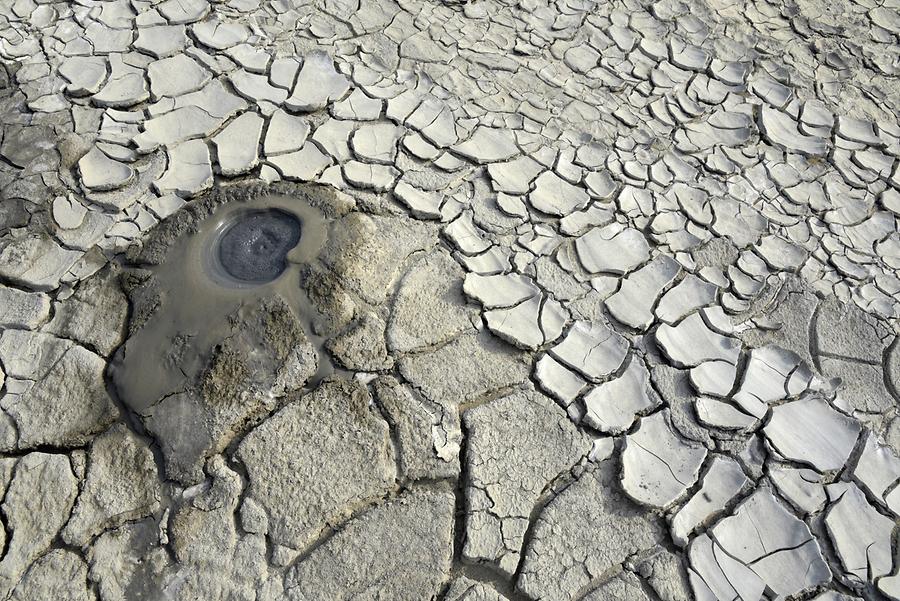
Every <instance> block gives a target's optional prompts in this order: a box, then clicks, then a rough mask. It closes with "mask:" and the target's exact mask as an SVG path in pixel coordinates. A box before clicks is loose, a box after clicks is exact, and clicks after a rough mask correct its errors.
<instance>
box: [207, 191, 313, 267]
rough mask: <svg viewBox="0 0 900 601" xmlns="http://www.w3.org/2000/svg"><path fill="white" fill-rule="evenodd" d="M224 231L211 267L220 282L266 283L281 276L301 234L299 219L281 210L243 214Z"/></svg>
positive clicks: (215, 241) (215, 245)
mask: <svg viewBox="0 0 900 601" xmlns="http://www.w3.org/2000/svg"><path fill="white" fill-rule="evenodd" d="M220 229H221V233H220V234H219V235H217V236H215V237H214V238H213V240H212V248H211V255H212V257H213V260H212V261H211V262H210V263H211V265H210V267H209V268H210V270H211V272H212V273H213V275H214V276H215V277H216V278H217V279H219V280H222V281H226V282H227V281H228V280H229V279H234V280H236V281H237V282H240V283H246V284H264V283H266V282H271V281H272V280H274V279H275V278H277V277H278V276H280V275H281V274H282V273H283V272H284V270H285V269H286V268H287V255H288V253H289V252H290V251H291V250H292V249H293V248H294V247H295V246H297V243H298V242H300V235H301V225H300V221H299V220H298V218H297V217H296V216H295V215H292V214H291V213H289V212H287V211H284V210H281V209H264V210H246V211H242V212H239V213H238V214H237V215H235V216H234V217H233V218H232V219H231V221H230V222H228V221H226V222H223V223H222V226H221V228H220Z"/></svg>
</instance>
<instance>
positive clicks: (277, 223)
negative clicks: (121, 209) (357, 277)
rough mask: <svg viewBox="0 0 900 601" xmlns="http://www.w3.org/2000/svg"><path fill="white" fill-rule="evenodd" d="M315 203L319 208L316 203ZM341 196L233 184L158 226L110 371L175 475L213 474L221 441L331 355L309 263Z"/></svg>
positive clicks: (135, 273) (137, 261) (187, 479)
mask: <svg viewBox="0 0 900 601" xmlns="http://www.w3.org/2000/svg"><path fill="white" fill-rule="evenodd" d="M314 205H315V206H316V207H320V208H314ZM340 205H341V202H340V201H339V200H337V199H336V197H335V196H334V194H333V193H332V192H328V191H325V190H324V189H322V188H317V187H291V186H283V187H281V188H279V189H266V188H263V187H233V188H228V189H223V190H219V191H217V192H215V193H213V194H210V195H208V196H206V197H204V198H202V199H198V200H197V201H195V202H194V203H191V204H189V205H188V206H187V207H185V208H184V210H182V211H181V212H180V213H179V214H178V215H176V216H175V217H174V218H173V219H172V220H171V221H170V222H165V223H164V224H163V225H162V226H160V227H159V228H157V230H155V231H154V233H153V235H151V237H150V238H149V239H148V241H147V243H146V244H145V246H144V249H143V250H142V251H141V252H140V253H138V254H136V255H134V256H132V257H131V261H132V263H133V265H132V268H131V269H130V270H129V272H128V273H127V274H126V276H125V283H126V288H127V289H128V294H129V300H130V302H131V306H132V316H131V323H130V332H129V338H128V339H127V340H126V341H125V343H124V344H123V345H122V346H121V347H120V349H119V351H118V353H117V354H116V356H115V358H114V360H113V362H112V366H111V375H112V378H113V382H114V383H115V388H116V390H117V392H118V395H119V396H120V398H121V400H122V401H123V402H124V403H125V405H127V406H128V407H129V408H130V409H132V410H133V411H134V412H135V413H137V414H138V415H139V416H140V419H141V420H142V421H143V424H144V426H145V427H146V428H147V430H148V431H149V432H150V433H151V434H152V435H153V436H154V437H155V438H156V439H157V441H158V443H159V445H160V448H161V450H162V454H163V457H164V459H165V469H166V476H167V477H168V478H171V479H175V480H179V481H181V482H184V483H191V482H196V481H198V480H199V479H201V478H202V477H203V473H202V466H203V463H204V461H205V459H206V458H207V457H209V456H210V455H211V454H213V453H215V452H218V451H221V450H222V449H223V448H224V447H225V446H226V445H227V444H228V443H229V442H230V441H231V440H232V438H233V437H234V435H236V434H238V433H240V432H242V431H245V430H246V429H247V427H248V426H249V425H251V424H252V423H253V422H254V421H255V420H256V419H258V418H260V417H262V416H264V415H266V414H268V413H270V412H271V411H273V410H274V409H275V408H277V406H278V404H279V400H278V399H279V398H281V397H283V396H284V395H285V394H286V393H287V392H290V391H291V390H297V389H299V388H301V387H302V386H303V385H304V384H306V383H307V381H308V380H309V379H310V378H311V377H312V376H313V375H314V374H316V372H317V370H319V368H320V367H322V371H323V373H325V372H327V371H328V369H329V367H328V365H326V363H327V362H322V361H320V357H319V352H318V351H317V348H316V346H317V345H319V342H320V341H318V340H315V341H312V342H311V340H310V338H309V336H308V335H307V331H309V327H308V326H309V323H310V320H311V319H312V317H313V316H314V315H315V310H314V309H313V308H312V306H311V304H310V303H309V301H308V299H307V297H306V293H305V291H304V289H303V287H302V285H301V269H302V268H303V267H304V266H307V265H309V264H310V263H312V262H314V261H315V260H316V257H317V255H318V253H319V250H320V249H321V248H322V246H323V244H324V242H325V239H326V236H327V233H326V225H325V218H324V214H323V211H325V212H328V213H330V214H332V215H333V214H336V213H337V212H338V211H340V210H342V209H341V208H340Z"/></svg>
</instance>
